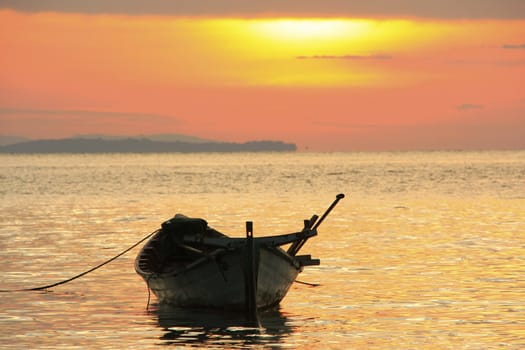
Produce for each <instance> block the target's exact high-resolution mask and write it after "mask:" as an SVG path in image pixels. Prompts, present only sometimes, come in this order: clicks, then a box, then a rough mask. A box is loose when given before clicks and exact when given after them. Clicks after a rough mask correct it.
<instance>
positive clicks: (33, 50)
mask: <svg viewBox="0 0 525 350" xmlns="http://www.w3.org/2000/svg"><path fill="white" fill-rule="evenodd" d="M524 17H525V16H524ZM0 52H2V54H1V55H0V67H1V68H0V134H2V135H18V136H25V137H30V138H57V137H68V136H72V135H77V134H92V133H98V134H112V135H138V134H154V133H182V134H188V135H193V136H198V137H202V138H210V139H216V140H223V141H247V140H260V139H266V140H283V141H288V142H295V143H297V145H298V146H299V148H300V149H302V150H304V149H309V150H316V151H332V150H338V151H350V150H405V149H479V148H482V149H487V148H503V149H508V148H522V149H523V148H525V19H505V18H499V19H498V18H495V19H491V18H472V19H468V18H467V19H465V18H463V19H456V18H428V17H424V18H423V17H421V18H420V17H417V16H404V17H403V16H398V17H391V16H390V17H389V16H376V17H374V16H368V17H359V18H357V17H350V16H346V17H333V16H332V17H322V18H321V17H318V18H315V17H300V18H299V17H297V18H295V17H293V16H290V15H288V14H287V16H273V17H268V16H255V17H253V16H252V17H246V16H243V17H239V16H237V17H235V16H221V17H217V16H215V17H214V16H209V15H207V16H194V17H188V16H179V15H164V16H159V15H146V14H144V15H137V14H133V15H129V14H111V13H106V14H100V13H90V14H87V13H84V14H82V13H71V12H57V11H55V12H22V11H15V10H12V9H4V10H0Z"/></svg>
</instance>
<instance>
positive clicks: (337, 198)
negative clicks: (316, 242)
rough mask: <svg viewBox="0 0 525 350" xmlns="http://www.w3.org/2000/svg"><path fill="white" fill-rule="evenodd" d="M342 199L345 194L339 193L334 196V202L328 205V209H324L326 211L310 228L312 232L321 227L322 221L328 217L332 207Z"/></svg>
mask: <svg viewBox="0 0 525 350" xmlns="http://www.w3.org/2000/svg"><path fill="white" fill-rule="evenodd" d="M343 198H345V194H344V193H339V194H338V195H337V196H335V200H334V202H333V203H332V204H331V205H330V207H329V208H328V209H326V211H325V212H324V214H323V216H321V218H320V219H319V221H317V222H316V223H315V225H314V227H312V230H315V229H316V228H318V227H319V225H321V223H322V222H323V220H324V219H325V218H326V217H327V216H328V214H330V212H331V211H332V209H334V207H335V206H336V205H337V203H338V202H339V201H340V200H341V199H343Z"/></svg>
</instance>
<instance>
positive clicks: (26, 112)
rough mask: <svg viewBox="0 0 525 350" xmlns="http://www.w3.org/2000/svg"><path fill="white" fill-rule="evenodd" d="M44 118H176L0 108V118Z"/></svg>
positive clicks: (134, 114)
mask: <svg viewBox="0 0 525 350" xmlns="http://www.w3.org/2000/svg"><path fill="white" fill-rule="evenodd" d="M1 115H9V116H17V115H18V116H20V115H26V116H27V115H31V116H46V117H55V118H57V119H59V118H63V117H68V118H74V117H77V118H109V119H112V120H118V119H121V120H155V121H163V120H164V121H167V120H169V121H170V122H173V121H176V118H174V117H172V116H167V115H160V114H149V113H126V112H105V111H90V110H68V109H23V108H2V107H0V116H1Z"/></svg>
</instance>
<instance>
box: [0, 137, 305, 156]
mask: <svg viewBox="0 0 525 350" xmlns="http://www.w3.org/2000/svg"><path fill="white" fill-rule="evenodd" d="M296 149H297V147H296V145H295V144H291V143H284V142H282V141H250V142H245V143H233V142H199V143H196V142H181V141H175V142H164V141H152V140H149V139H145V138H128V139H114V140H110V139H102V138H96V139H90V138H69V139H59V140H36V141H28V142H20V143H16V144H11V145H5V146H1V147H0V153H170V152H179V153H190V152H291V151H295V150H296Z"/></svg>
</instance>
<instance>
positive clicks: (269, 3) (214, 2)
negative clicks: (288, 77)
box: [0, 0, 525, 19]
mask: <svg viewBox="0 0 525 350" xmlns="http://www.w3.org/2000/svg"><path fill="white" fill-rule="evenodd" d="M2 8H4V9H6V8H7V9H14V10H18V11H28V12H45V11H54V12H74V13H90V14H94V13H96V14H108V13H109V14H112V13H114V14H117V13H118V14H128V15H167V16H223V17H224V16H227V17H232V16H246V17H251V16H256V17H261V16H287V17H289V16H309V17H311V16H321V17H354V18H355V17H363V16H380V17H425V18H454V19H463V18H499V19H505V18H512V19H517V18H522V19H523V18H525V1H523V0H461V1H457V0H425V1H421V0H396V1H392V0H373V1H342V0H323V1H319V0H303V1H297V0H266V1H246V0H198V1H197V0H177V1H175V0H148V1H144V0H89V1H73V0H47V1H43V0H42V1H35V0H0V9H2Z"/></svg>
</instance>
